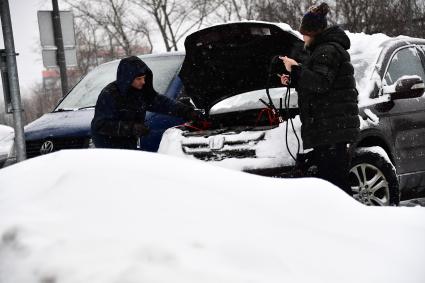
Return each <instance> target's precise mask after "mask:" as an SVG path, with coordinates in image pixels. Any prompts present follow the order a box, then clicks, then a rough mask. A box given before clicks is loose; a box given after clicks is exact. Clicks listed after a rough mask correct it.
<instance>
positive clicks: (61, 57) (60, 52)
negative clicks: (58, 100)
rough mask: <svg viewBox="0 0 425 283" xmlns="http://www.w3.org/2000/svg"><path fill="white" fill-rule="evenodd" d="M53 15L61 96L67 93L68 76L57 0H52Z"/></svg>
mask: <svg viewBox="0 0 425 283" xmlns="http://www.w3.org/2000/svg"><path fill="white" fill-rule="evenodd" d="M52 6H53V13H52V20H53V32H54V36H55V45H56V46H57V48H58V49H57V62H58V65H59V71H60V75H61V86H62V96H63V97H64V96H65V95H66V94H67V93H68V75H67V73H66V61H65V48H64V46H63V37H62V28H61V21H60V16H59V6H58V0H52Z"/></svg>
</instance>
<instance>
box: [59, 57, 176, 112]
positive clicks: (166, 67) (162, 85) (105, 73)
mask: <svg viewBox="0 0 425 283" xmlns="http://www.w3.org/2000/svg"><path fill="white" fill-rule="evenodd" d="M142 59H143V61H144V62H145V63H146V64H147V65H148V66H149V68H151V70H152V72H153V78H154V80H153V85H154V88H155V89H156V91H158V92H159V93H161V94H164V93H165V92H166V91H167V88H168V86H169V84H170V82H171V80H172V79H173V77H174V76H175V74H176V73H177V71H178V70H179V68H180V66H181V64H182V63H183V59H184V56H183V55H176V56H158V57H150V58H142ZM118 63H119V62H118V61H117V62H111V63H107V64H103V65H100V66H99V67H97V68H95V69H94V70H93V71H91V72H90V73H88V74H87V75H86V76H85V77H84V78H83V79H82V80H81V81H80V82H79V83H78V84H77V85H76V86H75V87H74V88H73V89H72V91H71V92H70V93H69V94H68V95H67V96H66V97H65V99H64V100H63V101H62V102H61V103H60V104H59V105H58V107H57V108H56V109H78V108H83V107H91V106H94V105H95V104H96V101H97V97H98V96H99V94H100V92H101V91H102V89H103V88H104V87H105V86H106V85H108V84H109V83H111V82H113V81H114V80H115V79H116V74H117V68H118Z"/></svg>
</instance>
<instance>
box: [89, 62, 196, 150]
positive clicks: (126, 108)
mask: <svg viewBox="0 0 425 283" xmlns="http://www.w3.org/2000/svg"><path fill="white" fill-rule="evenodd" d="M146 111H151V112H157V113H161V114H168V115H173V116H177V117H182V118H185V119H187V120H191V119H192V120H198V119H201V114H200V113H199V112H197V111H195V110H194V109H193V108H191V107H189V106H186V105H184V104H182V103H179V102H177V101H174V100H172V99H169V98H168V97H166V96H163V95H160V94H158V93H157V92H156V91H155V89H154V88H153V74H152V71H151V70H150V69H149V67H148V66H147V65H146V64H145V63H144V62H143V61H142V60H141V59H140V58H138V57H136V56H131V57H128V58H124V59H122V60H121V61H120V63H119V65H118V71H117V79H116V81H114V82H112V83H110V84H108V85H107V86H106V87H105V88H104V89H103V90H102V92H101V93H100V95H99V98H98V100H97V103H96V108H95V114H94V118H93V120H92V123H91V134H92V137H93V142H94V144H95V146H96V147H99V148H120V149H136V148H137V141H138V139H139V138H140V137H141V136H145V135H147V134H149V128H147V127H146V126H145V125H144V121H145V116H146Z"/></svg>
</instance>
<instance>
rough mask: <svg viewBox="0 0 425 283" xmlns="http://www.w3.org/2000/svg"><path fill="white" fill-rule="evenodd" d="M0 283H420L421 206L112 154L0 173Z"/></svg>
mask: <svg viewBox="0 0 425 283" xmlns="http://www.w3.org/2000/svg"><path fill="white" fill-rule="evenodd" d="M0 215H1V218H0V219H1V220H0V235H1V236H0V239H1V240H0V282H2V283H21V282H22V283H23V282H25V283H27V282H55V283H68V282H72V283H78V282H91V283H97V282H99V283H100V282H102V283H108V282H120V283H133V282H185V283H187V282H232V283H233V282H327V283H329V282H338V283H339V282H356V283H357V282H373V283H377V282H386V283H390V282H410V283H414V282H418V283H419V282H424V281H425V272H424V270H423V262H424V261H425V242H424V241H423V239H424V238H425V221H423V220H424V219H425V209H423V208H419V207H414V208H395V207H386V208H381V207H366V206H363V205H361V204H360V203H358V202H356V201H355V200H353V199H351V198H350V197H348V196H347V195H346V194H345V193H343V192H342V191H340V190H339V189H338V188H336V187H334V186H333V185H331V184H329V183H327V182H325V181H321V180H317V179H290V180H285V179H275V178H265V177H260V176H255V175H250V174H245V173H241V172H237V171H232V170H226V169H223V168H219V167H215V166H210V165H208V164H205V163H203V162H197V161H190V160H184V159H178V158H173V157H170V156H165V155H160V154H152V153H145V152H134V151H133V152H131V151H120V150H73V151H61V152H57V153H52V154H49V155H45V156H43V157H39V158H35V159H31V160H28V161H25V162H22V163H20V164H16V165H13V166H11V167H8V168H5V169H2V170H1V171H0Z"/></svg>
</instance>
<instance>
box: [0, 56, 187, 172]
mask: <svg viewBox="0 0 425 283" xmlns="http://www.w3.org/2000/svg"><path fill="white" fill-rule="evenodd" d="M140 58H141V59H143V60H144V61H145V62H146V64H147V65H148V66H149V67H150V68H151V70H152V71H153V73H154V81H153V84H154V87H155V89H156V90H157V91H158V92H159V93H162V94H164V95H166V96H168V97H170V98H172V99H176V98H177V96H178V95H179V94H180V93H181V87H182V83H181V80H180V79H179V77H178V76H177V74H178V71H179V70H180V67H181V64H182V62H183V59H184V53H182V52H173V53H163V54H155V55H142V56H140ZM118 63H119V61H118V60H116V61H112V62H108V63H105V64H102V65H100V66H98V67H96V68H95V69H94V70H92V71H91V72H89V73H88V74H87V75H86V76H85V77H84V78H83V79H82V80H81V81H80V82H79V83H78V84H77V85H76V86H75V87H74V88H73V89H72V90H71V91H70V92H69V93H68V95H67V96H66V97H65V98H64V99H63V100H62V101H61V102H60V103H59V105H58V106H57V107H56V108H55V109H54V110H53V111H52V112H51V113H47V114H45V115H43V116H42V117H40V118H39V119H37V120H35V121H34V122H32V123H30V124H29V125H27V126H25V140H26V148H27V157H28V158H32V157H36V156H39V155H43V154H47V153H50V152H53V151H58V150H62V149H79V148H92V147H94V145H93V143H92V141H91V135H90V123H91V120H92V118H93V115H94V106H95V104H96V101H97V97H98V96H99V94H100V92H101V90H102V89H103V88H104V87H105V86H106V85H107V84H108V83H110V82H112V81H114V80H115V78H116V72H117V68H118ZM183 122H184V121H183V120H182V119H180V118H176V117H171V116H167V115H161V114H155V113H150V112H148V113H147V115H146V121H145V123H146V124H147V126H149V127H150V129H151V131H150V133H149V135H148V136H145V137H143V138H141V140H140V146H139V147H140V149H141V150H144V151H153V152H155V151H157V149H158V146H159V143H160V141H161V137H162V134H163V132H164V131H165V130H166V129H168V128H169V127H172V126H175V125H179V124H182V123H183ZM1 142H3V141H1ZM1 142H0V145H1ZM14 153H15V151H14V150H13V149H12V150H11V153H10V154H9V156H8V159H7V161H6V165H5V166H7V165H10V164H12V163H14V162H15V160H16V158H15V156H14ZM0 163H1V162H0ZM0 168H1V167H0Z"/></svg>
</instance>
